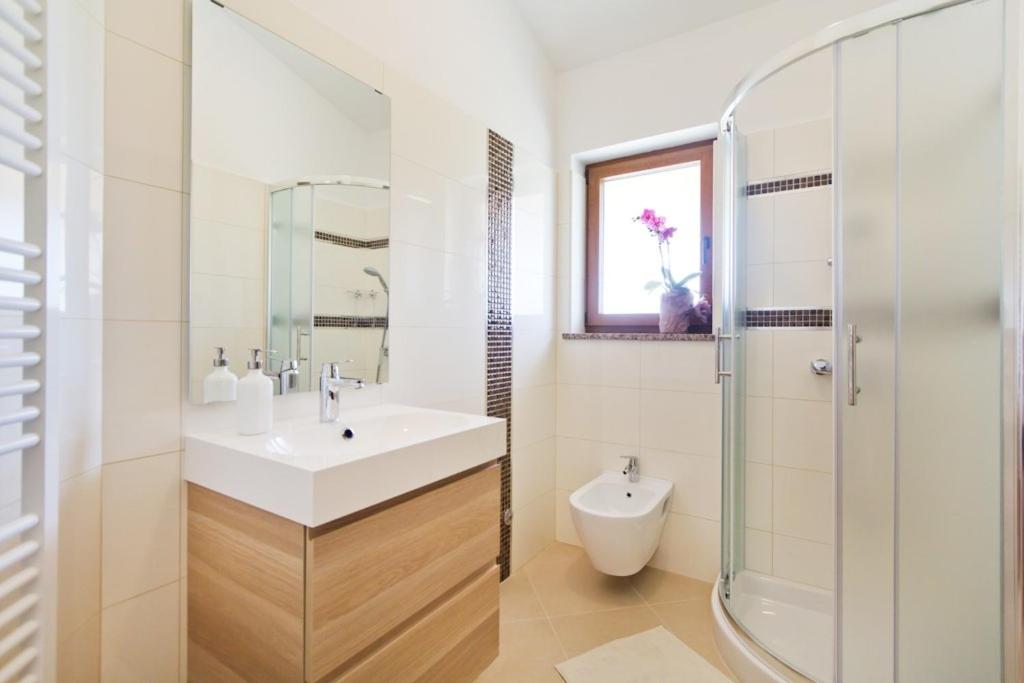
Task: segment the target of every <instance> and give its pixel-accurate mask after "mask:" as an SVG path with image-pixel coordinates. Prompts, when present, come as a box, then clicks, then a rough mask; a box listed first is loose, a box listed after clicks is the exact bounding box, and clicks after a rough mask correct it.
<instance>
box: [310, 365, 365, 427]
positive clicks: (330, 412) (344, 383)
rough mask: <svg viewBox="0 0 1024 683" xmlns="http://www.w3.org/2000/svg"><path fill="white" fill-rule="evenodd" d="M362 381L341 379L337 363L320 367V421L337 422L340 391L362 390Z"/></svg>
mask: <svg viewBox="0 0 1024 683" xmlns="http://www.w3.org/2000/svg"><path fill="white" fill-rule="evenodd" d="M362 388H363V380H361V379H355V378H352V377H342V376H341V370H340V369H339V368H338V364H337V363H324V364H323V365H321V366H320V421H321V422H337V421H338V419H339V418H340V417H341V390H342V389H362Z"/></svg>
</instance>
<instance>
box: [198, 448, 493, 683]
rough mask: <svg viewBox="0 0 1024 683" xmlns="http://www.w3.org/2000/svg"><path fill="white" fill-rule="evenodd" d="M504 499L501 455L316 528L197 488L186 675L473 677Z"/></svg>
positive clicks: (481, 664) (489, 610)
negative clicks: (498, 459)
mask: <svg viewBox="0 0 1024 683" xmlns="http://www.w3.org/2000/svg"><path fill="white" fill-rule="evenodd" d="M499 506H500V489H499V469H498V467H497V466H496V465H493V464H491V465H489V466H486V467H484V468H482V469H476V470H472V471H470V472H467V473H463V474H461V475H458V476H456V477H452V478H449V479H446V480H444V481H441V482H438V483H436V484H433V485H431V486H428V487H425V488H423V489H419V490H417V491H413V492H411V493H409V494H406V495H404V496H402V497H400V498H397V499H394V500H392V501H388V502H386V503H383V504H381V505H377V506H375V507H373V508H370V509H368V510H364V511H362V512H359V513H357V514H354V515H350V516H347V517H344V518H342V519H339V520H336V521H334V522H330V523H328V524H325V525H323V526H319V527H315V528H310V527H306V526H303V525H301V524H298V523H296V522H293V521H290V520H287V519H284V518H281V517H278V516H276V515H273V514H271V513H268V512H265V511H263V510H260V509H258V508H254V507H252V506H250V505H247V504H245V503H241V502H239V501H237V500H234V499H232V498H229V497H227V496H224V495H222V494H219V493H216V492H214V491H211V490H209V489H205V488H203V487H200V486H197V485H195V484H189V487H188V674H189V680H191V681H196V682H205V681H299V682H301V681H309V682H311V683H319V682H320V681H344V682H346V683H348V682H355V681H387V682H389V683H391V682H396V683H397V682H401V681H445V682H446V683H447V682H451V683H455V682H457V681H472V680H473V679H475V678H476V676H477V675H478V674H479V673H480V672H481V671H483V669H485V668H486V667H487V665H488V664H490V662H491V661H493V659H494V658H495V657H496V656H497V654H498V581H499V576H498V567H497V565H496V558H497V556H498V531H499V529H498V521H499V512H498V510H499Z"/></svg>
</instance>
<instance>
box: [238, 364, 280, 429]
mask: <svg viewBox="0 0 1024 683" xmlns="http://www.w3.org/2000/svg"><path fill="white" fill-rule="evenodd" d="M262 356H263V351H262V349H249V362H248V363H246V367H247V368H249V374H247V375H246V376H245V377H243V378H242V379H240V380H238V401H237V407H236V410H237V411H238V433H239V434H263V433H264V432H269V431H270V428H271V426H272V425H273V422H274V382H273V381H272V380H271V379H270V378H269V377H267V376H266V375H264V374H263V358H262Z"/></svg>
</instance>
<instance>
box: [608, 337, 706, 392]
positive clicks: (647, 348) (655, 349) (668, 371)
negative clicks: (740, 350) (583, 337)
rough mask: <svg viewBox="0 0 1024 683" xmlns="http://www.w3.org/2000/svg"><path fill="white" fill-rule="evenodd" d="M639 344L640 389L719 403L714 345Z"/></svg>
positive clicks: (688, 343)
mask: <svg viewBox="0 0 1024 683" xmlns="http://www.w3.org/2000/svg"><path fill="white" fill-rule="evenodd" d="M597 343H601V342H597ZM638 345H639V346H640V386H641V387H642V388H644V389H662V390H667V391H690V392H698V393H703V394H713V395H714V396H712V397H708V400H709V401H716V400H718V396H719V386H718V385H717V384H715V378H714V367H715V345H714V344H712V343H702V342H675V343H673V342H663V343H657V344H651V343H639V344H638Z"/></svg>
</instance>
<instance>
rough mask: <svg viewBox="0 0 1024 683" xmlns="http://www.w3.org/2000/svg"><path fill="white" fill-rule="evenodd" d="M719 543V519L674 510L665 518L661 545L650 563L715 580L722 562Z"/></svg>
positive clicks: (692, 576) (683, 573) (669, 569)
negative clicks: (684, 513) (713, 519)
mask: <svg viewBox="0 0 1024 683" xmlns="http://www.w3.org/2000/svg"><path fill="white" fill-rule="evenodd" d="M721 544H722V540H721V531H720V526H719V523H718V522H715V521H711V520H708V519H703V518H701V517H691V516H690V515H679V514H676V513H674V512H673V513H671V514H669V516H668V520H667V521H666V522H665V531H664V532H663V533H662V536H661V545H660V546H658V551H657V552H656V553H654V557H653V558H651V562H650V564H651V566H652V567H657V568H658V569H664V570H666V571H670V572H675V573H676V574H682V575H683V576H689V577H691V578H694V579H699V580H701V581H714V580H715V577H717V576H718V570H719V568H720V565H721V555H720V548H721Z"/></svg>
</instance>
